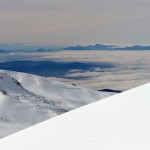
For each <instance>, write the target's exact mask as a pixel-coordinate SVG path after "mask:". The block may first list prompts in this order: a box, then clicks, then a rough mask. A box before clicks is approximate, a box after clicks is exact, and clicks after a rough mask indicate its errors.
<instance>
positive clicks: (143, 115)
mask: <svg viewBox="0 0 150 150" xmlns="http://www.w3.org/2000/svg"><path fill="white" fill-rule="evenodd" d="M149 139H150V83H149V84H146V85H143V86H141V87H138V88H135V89H132V90H129V91H126V92H123V93H121V94H117V95H115V96H112V97H109V98H106V99H103V100H101V101H98V102H95V103H92V104H89V105H86V106H83V107H81V108H78V109H75V110H73V111H70V112H68V113H65V114H63V115H60V116H58V117H55V118H53V119H50V120H47V121H45V122H42V123H40V124H38V125H35V126H33V127H30V128H28V129H25V130H22V131H20V132H18V133H16V134H13V135H11V136H8V137H6V138H3V139H1V140H0V149H2V150H29V149H32V150H43V149H44V150H149V149H150V142H149Z"/></svg>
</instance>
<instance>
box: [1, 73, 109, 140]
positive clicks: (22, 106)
mask: <svg viewBox="0 0 150 150" xmlns="http://www.w3.org/2000/svg"><path fill="white" fill-rule="evenodd" d="M110 95H111V93H105V92H97V91H94V90H89V89H85V88H81V87H77V86H73V85H68V84H64V83H61V82H57V81H49V80H47V79H46V78H42V77H38V76H34V75H29V74H24V73H17V72H11V71H4V70H0V138H2V137H5V136H7V135H9V134H12V133H14V132H17V131H19V130H22V129H24V128H26V127H29V126H32V125H35V124H36V123H39V122H41V121H44V120H47V119H49V118H52V117H55V116H57V115H60V114H62V113H65V112H68V111H70V110H72V109H75V108H78V107H80V106H83V105H86V104H89V103H91V102H95V101H96V100H99V99H102V98H104V97H107V96H110Z"/></svg>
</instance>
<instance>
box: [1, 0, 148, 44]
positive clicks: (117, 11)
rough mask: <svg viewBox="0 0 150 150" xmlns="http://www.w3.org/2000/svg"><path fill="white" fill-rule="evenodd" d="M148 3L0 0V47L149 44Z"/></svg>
mask: <svg viewBox="0 0 150 150" xmlns="http://www.w3.org/2000/svg"><path fill="white" fill-rule="evenodd" d="M149 8H150V1H149V0H0V24H1V25H0V43H34V44H52V45H76V44H94V43H103V44H106V43H109V44H142V45H147V44H149V39H150V32H149V27H150V20H149V18H150V9H149Z"/></svg>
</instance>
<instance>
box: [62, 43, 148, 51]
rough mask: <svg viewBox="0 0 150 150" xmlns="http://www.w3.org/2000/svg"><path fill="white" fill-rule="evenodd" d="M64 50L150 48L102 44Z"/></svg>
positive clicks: (78, 46)
mask: <svg viewBox="0 0 150 150" xmlns="http://www.w3.org/2000/svg"><path fill="white" fill-rule="evenodd" d="M64 50H150V46H141V45H134V46H127V47H119V46H113V45H102V44H95V45H88V46H82V45H77V46H70V47H66V48H64Z"/></svg>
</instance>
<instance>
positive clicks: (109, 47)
mask: <svg viewBox="0 0 150 150" xmlns="http://www.w3.org/2000/svg"><path fill="white" fill-rule="evenodd" d="M61 50H150V46H142V45H133V46H125V47H119V46H116V45H103V44H95V45H87V46H84V45H76V46H69V47H60V48H50V47H46V46H45V47H43V46H41V47H40V46H37V47H26V48H25V47H24V49H18V48H17V49H12V48H10V49H8V47H6V49H5V47H4V46H1V44H0V53H46V52H52V51H61Z"/></svg>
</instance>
